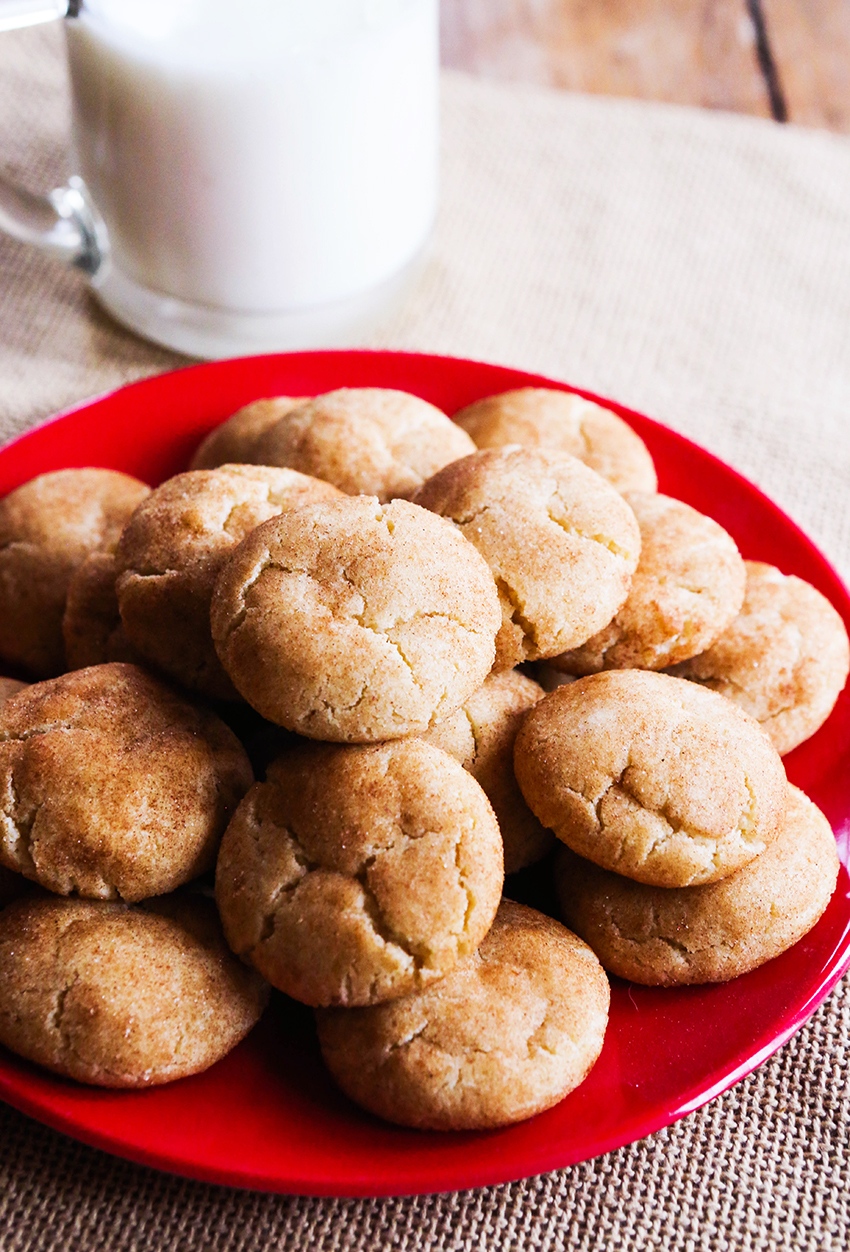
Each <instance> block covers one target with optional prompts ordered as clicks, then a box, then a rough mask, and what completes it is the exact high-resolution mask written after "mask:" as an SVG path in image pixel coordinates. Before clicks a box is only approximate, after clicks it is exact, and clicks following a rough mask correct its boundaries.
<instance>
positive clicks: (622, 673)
mask: <svg viewBox="0 0 850 1252" xmlns="http://www.w3.org/2000/svg"><path fill="white" fill-rule="evenodd" d="M514 765H515V768H516V774H517V779H518V781H519V785H520V787H521V788H522V793H523V795H524V796H525V798H526V800H527V802H528V805H529V807H530V808H531V809H532V811H533V812H534V813H536V814H537V816H538V817H539V818H540V820H541V822H543V824H544V826H549V827H550V828H551V829H552V830H554V831H555V834H556V835H557V836H558V838H559V839H561V840H562V841H563V842H564V843H565V844H566V845H567V846H568V847H570V848H572V849H573V851H574V852H578V853H579V855H580V856H584V857H587V858H588V860H591V861H595V862H596V863H597V864H598V865H601V866H603V868H605V869H610V870H614V871H615V872H616V873H618V874H624V875H625V876H626V877H627V878H634V879H636V880H637V881H638V882H645V883H650V884H653V885H655V886H659V887H688V886H695V885H697V884H699V883H704V882H714V881H715V880H716V879H718V878H724V877H725V876H726V875H727V874H731V873H733V872H734V871H735V870H736V869H740V868H741V866H743V865H746V864H747V862H748V861H751V860H752V859H753V858H754V857H756V856H758V855H759V853H761V852H763V851H764V849H765V848H766V847H767V846H768V845H769V844H770V843H771V842H772V841H773V840H774V839H775V838H776V836H777V835H778V834H779V831H780V829H781V827H782V822H783V819H784V816H785V804H786V795H787V790H788V786H787V782H786V779H785V770H784V769H783V767H782V762H781V760H780V759H779V755H778V754H777V752H776V750H775V748H774V747H773V745H772V744H771V742H770V740H769V739H768V738H767V736H766V735H765V734H764V732H763V731H762V729H761V727H760V726H759V725H758V722H756V721H754V719H753V718H751V717H749V716H748V715H747V714H746V713H744V712H742V710H741V709H739V708H738V707H737V706H736V705H734V704H732V703H731V701H729V700H726V699H724V697H723V696H719V695H717V694H715V692H713V691H705V690H704V689H703V688H702V687H697V686H695V685H694V684H693V683H686V682H685V681H684V680H683V679H678V678H670V677H669V676H668V675H666V674H656V673H653V672H652V671H650V670H608V671H606V672H604V673H602V674H592V675H590V676H589V677H588V678H580V679H578V681H577V682H574V683H571V684H570V685H569V686H566V687H558V688H557V689H556V690H555V691H553V692H551V693H550V694H549V695H547V696H546V697H545V698H544V699H543V700H541V701H540V703H539V704H537V705H535V707H534V708H533V709H532V710H531V712H530V713H529V714H528V715H527V717H526V719H525V721H524V722H523V724H522V727H521V728H520V732H519V734H518V735H517V739H516V744H515V745H514Z"/></svg>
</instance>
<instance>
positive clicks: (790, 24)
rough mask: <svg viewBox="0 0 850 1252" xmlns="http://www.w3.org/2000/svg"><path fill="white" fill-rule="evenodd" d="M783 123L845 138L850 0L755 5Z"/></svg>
mask: <svg viewBox="0 0 850 1252" xmlns="http://www.w3.org/2000/svg"><path fill="white" fill-rule="evenodd" d="M760 4H761V10H762V14H763V17H764V25H765V30H766V32H767V39H768V44H769V47H770V52H771V56H772V59H773V63H774V65H775V67H776V75H777V79H778V82H779V87H780V90H781V92H782V95H783V98H784V100H785V105H786V109H787V114H788V120H789V121H791V122H799V123H800V124H802V125H804V126H823V127H827V128H829V129H830V130H836V131H842V132H844V133H845V134H848V133H850V0H760Z"/></svg>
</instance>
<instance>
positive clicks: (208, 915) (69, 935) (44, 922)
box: [0, 897, 268, 1087]
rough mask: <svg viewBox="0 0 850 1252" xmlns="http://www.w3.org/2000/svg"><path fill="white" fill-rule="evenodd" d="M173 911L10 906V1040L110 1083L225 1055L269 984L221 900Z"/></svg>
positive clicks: (80, 904)
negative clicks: (229, 940) (249, 960)
mask: <svg viewBox="0 0 850 1252" xmlns="http://www.w3.org/2000/svg"><path fill="white" fill-rule="evenodd" d="M166 909H167V912H168V914H169V915H164V916H160V915H157V914H155V913H153V912H149V911H147V910H146V909H144V908H138V907H136V908H131V907H128V906H127V905H122V904H109V903H103V902H98V903H94V902H91V901H87V900H59V899H55V898H54V899H50V898H39V899H37V900H27V901H22V902H20V903H18V904H13V905H10V907H9V908H7V909H5V910H4V911H3V913H2V915H0V983H2V986H3V996H2V998H0V1042H2V1043H4V1044H5V1045H6V1047H8V1048H11V1049H12V1051H13V1052H17V1053H18V1054H19V1055H21V1056H24V1057H26V1058H27V1059H28V1060H30V1061H35V1062H36V1064H38V1065H44V1066H46V1067H47V1068H48V1069H51V1070H53V1071H54V1072H55V1073H58V1074H64V1075H65V1076H66V1077H68V1078H74V1079H76V1080H77V1081H78V1082H84V1083H91V1084H94V1085H96V1086H102V1087H146V1086H151V1085H153V1084H157V1083H164V1082H171V1081H173V1080H174V1079H176V1078H184V1077H186V1075H187V1074H196V1073H198V1072H199V1071H200V1070H203V1069H206V1068H207V1067H208V1066H210V1065H212V1064H213V1063H214V1062H215V1061H218V1060H219V1059H220V1058H221V1057H222V1056H224V1055H225V1054H226V1053H227V1052H229V1051H230V1050H231V1048H234V1047H235V1046H236V1044H237V1043H238V1042H239V1041H240V1039H242V1038H243V1036H244V1035H246V1034H247V1033H248V1031H249V1030H250V1029H251V1027H252V1026H253V1025H254V1024H255V1023H256V1021H257V1020H258V1018H259V1017H260V1014H261V1013H262V1011H263V1008H264V1007H265V1003H266V1000H267V996H268V988H267V987H266V986H265V984H264V983H263V981H262V979H261V978H260V977H259V976H258V975H257V974H256V972H255V971H254V970H251V969H247V968H246V967H245V966H244V965H242V963H241V962H240V961H239V960H237V958H236V957H235V956H233V955H232V953H231V952H230V951H229V949H228V947H227V945H226V943H225V942H224V938H223V936H222V933H221V927H220V925H219V922H218V918H217V917H216V915H215V908H214V906H213V905H212V903H211V902H210V901H208V900H204V899H202V898H200V897H191V898H188V899H183V900H180V901H178V900H176V899H174V900H169V903H168V905H166V906H164V909H163V912H165V910H166Z"/></svg>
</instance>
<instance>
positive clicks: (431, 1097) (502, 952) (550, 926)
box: [316, 900, 610, 1130]
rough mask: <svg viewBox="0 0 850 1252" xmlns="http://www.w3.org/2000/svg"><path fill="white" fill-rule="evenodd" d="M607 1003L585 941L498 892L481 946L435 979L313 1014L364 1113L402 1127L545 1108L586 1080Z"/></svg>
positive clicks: (471, 1125)
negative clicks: (393, 996) (385, 1000)
mask: <svg viewBox="0 0 850 1252" xmlns="http://www.w3.org/2000/svg"><path fill="white" fill-rule="evenodd" d="M609 1002H610V990H609V986H608V980H607V978H606V977H605V974H604V972H603V970H602V967H601V966H600V964H599V962H598V960H597V959H596V957H595V956H594V955H593V953H592V952H591V950H590V948H589V947H587V945H586V944H585V943H583V942H582V940H580V939H579V938H578V937H577V936H576V935H574V934H573V933H572V932H571V931H569V930H567V929H566V927H564V926H562V925H561V924H560V923H559V922H556V921H554V920H553V919H552V918H550V917H545V916H544V915H543V914H542V913H538V912H536V911H535V910H534V909H529V908H526V907H525V906H523V905H520V904H514V903H513V901H511V900H503V901H502V903H501V905H500V906H499V911H498V913H497V915H496V920H495V922H494V924H493V927H492V929H491V930H490V932H489V934H488V935H487V937H486V939H484V941H483V942H482V944H481V945H480V947H479V948H478V950H477V951H476V952H474V953H472V954H471V955H470V956H468V957H466V958H465V959H464V960H463V961H461V962H460V963H459V964H458V965H457V966H456V967H455V969H454V970H453V971H452V972H451V973H450V974H448V975H447V976H446V977H445V978H443V979H441V980H440V981H439V982H436V983H434V984H433V985H432V986H430V987H427V988H426V989H425V990H424V991H421V992H418V993H417V994H415V995H410V996H406V997H405V998H404V999H402V1000H394V1001H393V1002H392V1003H390V1004H381V1005H377V1006H375V1007H372V1008H359V1009H323V1010H320V1011H318V1012H317V1014H316V1020H317V1024H318V1029H319V1043H320V1045H321V1048H322V1055H323V1057H324V1059H325V1063H326V1064H327V1066H328V1068H329V1069H330V1071H331V1074H332V1075H333V1077H334V1079H335V1080H336V1082H337V1083H338V1084H339V1086H340V1087H341V1088H342V1090H343V1091H344V1092H345V1093H346V1095H348V1096H350V1098H351V1099H352V1100H354V1101H355V1102H356V1103H357V1104H360V1105H362V1107H363V1108H365V1109H367V1110H368V1111H369V1112H371V1113H376V1114H377V1115H378V1116H379V1117H383V1118H385V1119H386V1120H387V1121H390V1122H396V1123H398V1124H400V1125H402V1126H416V1127H420V1128H423V1129H431V1130H484V1129H488V1128H492V1127H496V1126H505V1125H509V1124H511V1123H512V1122H518V1121H522V1120H524V1119H525V1118H528V1117H532V1116H534V1114H535V1113H540V1112H542V1111H543V1110H544V1109H547V1108H551V1107H552V1105H553V1104H557V1103H558V1102H559V1101H560V1100H562V1099H563V1098H564V1096H566V1095H567V1094H568V1093H569V1092H570V1091H572V1090H573V1089H574V1088H575V1087H577V1086H578V1085H579V1083H581V1082H583V1080H584V1079H585V1078H586V1077H587V1074H588V1073H589V1072H590V1070H591V1068H592V1067H593V1065H594V1063H595V1061H596V1059H597V1057H598V1056H599V1053H600V1051H601V1048H602V1043H603V1039H604V1034H605V1027H606V1024H607V1020H608V1007H609Z"/></svg>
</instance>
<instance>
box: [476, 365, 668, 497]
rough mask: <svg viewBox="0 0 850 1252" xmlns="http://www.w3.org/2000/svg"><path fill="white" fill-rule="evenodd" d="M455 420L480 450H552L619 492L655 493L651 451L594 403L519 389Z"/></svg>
mask: <svg viewBox="0 0 850 1252" xmlns="http://www.w3.org/2000/svg"><path fill="white" fill-rule="evenodd" d="M454 420H455V421H456V422H457V424H458V425H459V426H461V427H462V428H463V429H464V430H465V431H466V432H467V434H469V435H471V436H472V439H473V440H474V442H475V445H476V447H478V448H504V447H507V446H508V445H510V444H519V445H520V447H523V448H541V449H548V450H549V451H551V452H560V453H565V454H566V455H567V456H575V457H578V459H579V460H580V461H584V463H585V465H589V466H590V468H591V469H592V470H596V472H597V474H601V475H602V477H603V478H606V479H607V480H608V482H610V483H611V485H612V486H613V487H616V488H617V490H618V491H654V490H655V488H656V486H657V479H656V476H655V467H654V465H653V464H652V457H651V456H650V453H649V449H648V448H647V446H646V444H645V443H644V442H643V440H642V439H641V438H640V436H639V435H638V434H637V433H636V432H635V431H634V430H632V428H631V426H629V425H628V423H627V422H624V421H623V419H622V418H621V417H618V416H617V414H616V413H613V412H612V411H611V410H610V409H606V408H603V407H602V405H600V404H596V403H595V402H594V401H593V400H585V399H584V397H583V396H578V395H575V394H573V393H572V392H569V391H559V390H556V389H554V388H550V387H520V388H518V389H517V390H515V391H503V392H501V393H500V394H499V395H495V396H487V397H486V398H485V399H483V400H477V401H476V402H475V403H474V404H470V405H468V406H467V408H465V409H461V411H460V412H459V413H455V415H454Z"/></svg>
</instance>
